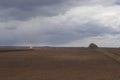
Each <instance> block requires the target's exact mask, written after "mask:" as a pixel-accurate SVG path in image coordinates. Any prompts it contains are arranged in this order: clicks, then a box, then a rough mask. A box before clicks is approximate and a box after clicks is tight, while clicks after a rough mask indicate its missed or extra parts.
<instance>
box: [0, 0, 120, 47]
mask: <svg viewBox="0 0 120 80" xmlns="http://www.w3.org/2000/svg"><path fill="white" fill-rule="evenodd" d="M119 40H120V0H109V1H108V0H0V46H18V45H21V46H23V45H34V46H64V47H84V46H88V45H89V44H90V43H95V44H97V45H98V46H101V47H120V41H119Z"/></svg>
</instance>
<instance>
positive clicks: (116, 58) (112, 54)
mask: <svg viewBox="0 0 120 80" xmlns="http://www.w3.org/2000/svg"><path fill="white" fill-rule="evenodd" d="M96 50H97V51H99V52H101V53H103V54H104V55H105V56H107V57H109V58H111V59H113V60H115V61H116V62H118V63H120V56H118V55H116V54H114V53H110V52H108V51H106V50H105V49H96Z"/></svg>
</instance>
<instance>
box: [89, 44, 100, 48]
mask: <svg viewBox="0 0 120 80" xmlns="http://www.w3.org/2000/svg"><path fill="white" fill-rule="evenodd" d="M88 48H90V49H97V48H98V46H97V45H96V44H94V43H91V44H90V45H89V46H88Z"/></svg>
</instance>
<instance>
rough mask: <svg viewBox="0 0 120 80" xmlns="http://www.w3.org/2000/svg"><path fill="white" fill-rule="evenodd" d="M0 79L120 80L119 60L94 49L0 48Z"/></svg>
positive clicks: (116, 51) (116, 50) (117, 51)
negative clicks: (6, 49) (0, 49)
mask: <svg viewBox="0 0 120 80" xmlns="http://www.w3.org/2000/svg"><path fill="white" fill-rule="evenodd" d="M105 50H106V51H108V52H111V53H113V54H115V53H117V54H118V53H119V52H120V50H118V49H113V50H112V49H105ZM0 80H120V63H118V62H116V61H115V60H113V59H112V58H110V57H107V56H106V55H104V54H103V53H102V52H100V51H97V50H95V49H85V48H41V49H34V50H21V51H20V50H17V51H14V50H12V51H1V52H0Z"/></svg>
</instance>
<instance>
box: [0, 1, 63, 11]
mask: <svg viewBox="0 0 120 80" xmlns="http://www.w3.org/2000/svg"><path fill="white" fill-rule="evenodd" d="M62 2H64V0H0V6H1V7H2V8H14V7H15V8H18V9H22V10H31V9H33V8H34V7H37V6H49V5H56V4H60V3H62Z"/></svg>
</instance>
